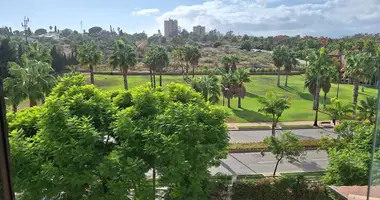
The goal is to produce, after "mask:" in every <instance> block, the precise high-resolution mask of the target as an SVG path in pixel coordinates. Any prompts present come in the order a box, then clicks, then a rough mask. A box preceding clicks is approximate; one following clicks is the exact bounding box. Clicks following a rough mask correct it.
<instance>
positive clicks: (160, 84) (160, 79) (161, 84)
mask: <svg viewBox="0 0 380 200" xmlns="http://www.w3.org/2000/svg"><path fill="white" fill-rule="evenodd" d="M160 86H162V68H161V69H160Z"/></svg>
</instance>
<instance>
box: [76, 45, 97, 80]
mask: <svg viewBox="0 0 380 200" xmlns="http://www.w3.org/2000/svg"><path fill="white" fill-rule="evenodd" d="M102 59H103V54H102V53H101V52H100V51H99V50H98V47H97V46H96V45H95V44H94V43H86V44H83V45H81V46H80V47H79V49H78V60H79V63H80V64H81V65H86V66H88V67H89V68H90V82H91V84H94V82H95V80H94V67H95V66H96V65H97V64H100V63H101V61H102Z"/></svg>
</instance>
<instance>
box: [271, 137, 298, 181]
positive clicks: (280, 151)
mask: <svg viewBox="0 0 380 200" xmlns="http://www.w3.org/2000/svg"><path fill="white" fill-rule="evenodd" d="M264 144H266V145H268V148H269V151H270V152H271V153H272V154H273V155H274V156H275V157H276V160H277V162H276V166H275V168H274V172H273V177H276V171H277V167H278V164H279V163H280V162H281V161H282V159H283V158H286V159H287V160H288V162H294V161H298V160H300V159H302V158H303V156H304V155H305V154H304V147H303V145H302V143H301V141H300V139H299V137H298V136H297V135H295V134H293V133H292V132H290V131H287V132H285V133H282V134H281V135H279V136H277V137H275V136H269V137H266V138H265V139H264Z"/></svg>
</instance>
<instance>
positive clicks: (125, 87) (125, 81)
mask: <svg viewBox="0 0 380 200" xmlns="http://www.w3.org/2000/svg"><path fill="white" fill-rule="evenodd" d="M123 80H124V89H125V90H128V79H127V73H123Z"/></svg>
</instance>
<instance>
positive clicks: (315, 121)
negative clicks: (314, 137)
mask: <svg viewBox="0 0 380 200" xmlns="http://www.w3.org/2000/svg"><path fill="white" fill-rule="evenodd" d="M317 91H319V88H318V87H317ZM316 93H318V92H316ZM316 105H317V106H316V109H315V118H314V126H318V109H319V94H317V95H316Z"/></svg>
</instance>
